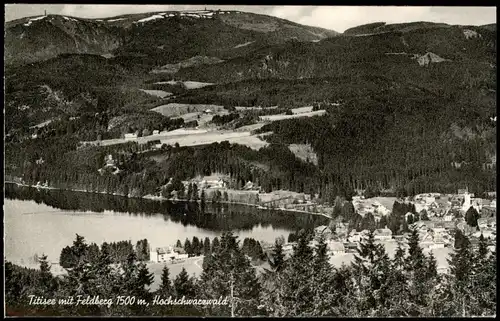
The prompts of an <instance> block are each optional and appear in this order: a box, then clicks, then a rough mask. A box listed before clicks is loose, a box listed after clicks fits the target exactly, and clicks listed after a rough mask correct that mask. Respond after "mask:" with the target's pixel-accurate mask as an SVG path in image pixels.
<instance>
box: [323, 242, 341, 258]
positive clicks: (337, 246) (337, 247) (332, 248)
mask: <svg viewBox="0 0 500 321" xmlns="http://www.w3.org/2000/svg"><path fill="white" fill-rule="evenodd" d="M326 246H327V249H328V252H329V253H331V254H333V255H340V254H344V253H345V247H344V244H343V243H341V242H335V241H329V242H327V243H326Z"/></svg>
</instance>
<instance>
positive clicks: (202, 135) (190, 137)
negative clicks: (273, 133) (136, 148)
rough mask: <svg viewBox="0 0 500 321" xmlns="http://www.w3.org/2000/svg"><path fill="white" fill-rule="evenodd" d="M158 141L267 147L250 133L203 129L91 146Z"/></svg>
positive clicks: (118, 140)
mask: <svg viewBox="0 0 500 321" xmlns="http://www.w3.org/2000/svg"><path fill="white" fill-rule="evenodd" d="M156 140H159V141H160V143H161V144H167V145H172V146H173V145H175V144H176V143H178V144H179V146H197V145H208V144H212V143H216V142H217V143H220V142H223V141H225V140H227V141H229V143H231V144H240V145H245V146H248V147H250V148H252V149H257V150H258V149H259V148H261V147H264V146H267V145H268V144H267V142H265V141H263V140H261V139H260V138H259V137H258V136H257V135H252V134H251V132H249V131H246V132H234V131H221V130H213V131H208V130H205V129H191V130H187V129H183V128H181V129H176V130H173V131H170V132H161V133H159V134H158V135H150V136H145V137H138V138H134V139H125V138H117V139H106V140H102V141H94V142H92V143H93V144H100V146H110V145H116V144H123V143H126V142H137V143H139V144H145V143H147V142H149V141H156Z"/></svg>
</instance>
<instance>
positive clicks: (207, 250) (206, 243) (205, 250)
mask: <svg viewBox="0 0 500 321" xmlns="http://www.w3.org/2000/svg"><path fill="white" fill-rule="evenodd" d="M208 254H210V239H209V238H208V237H205V241H204V242H203V255H208Z"/></svg>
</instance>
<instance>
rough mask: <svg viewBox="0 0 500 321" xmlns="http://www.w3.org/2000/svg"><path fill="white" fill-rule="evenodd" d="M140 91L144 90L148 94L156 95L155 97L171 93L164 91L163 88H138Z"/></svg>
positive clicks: (162, 96) (163, 96)
mask: <svg viewBox="0 0 500 321" xmlns="http://www.w3.org/2000/svg"><path fill="white" fill-rule="evenodd" d="M140 91H142V92H145V93H146V94H148V95H151V96H156V97H160V98H165V97H167V96H171V95H172V93H169V92H166V91H163V90H149V89H140Z"/></svg>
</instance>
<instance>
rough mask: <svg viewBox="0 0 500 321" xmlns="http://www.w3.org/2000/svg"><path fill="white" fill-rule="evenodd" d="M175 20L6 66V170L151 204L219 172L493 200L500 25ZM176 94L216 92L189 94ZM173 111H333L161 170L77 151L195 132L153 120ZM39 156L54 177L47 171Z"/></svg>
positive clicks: (169, 159)
mask: <svg viewBox="0 0 500 321" xmlns="http://www.w3.org/2000/svg"><path fill="white" fill-rule="evenodd" d="M170 14H171V13H165V15H162V14H150V15H147V14H141V15H128V16H123V17H115V18H113V19H111V18H110V19H105V21H102V22H95V24H96V25H100V24H102V23H108V24H110V27H109V28H111V27H112V28H121V29H123V30H126V37H125V36H124V37H125V38H123V41H124V42H123V43H121V44H120V47H119V48H117V49H116V50H114V51H113V55H111V56H109V57H107V58H104V57H102V56H98V55H90V54H88V55H85V54H75V53H68V54H63V55H59V56H57V57H54V58H52V59H49V60H46V61H41V62H36V63H33V64H27V65H22V66H19V65H17V66H7V69H6V88H5V94H6V103H5V105H6V108H5V109H6V111H5V116H6V134H7V140H6V141H7V146H6V169H7V172H8V173H9V174H11V175H17V176H23V177H24V178H25V180H26V181H27V182H33V183H36V182H37V181H39V180H40V181H46V180H47V181H49V182H51V183H54V184H56V185H61V184H62V185H61V186H73V185H74V186H79V187H81V188H83V187H85V188H89V189H96V188H97V187H96V186H102V187H99V188H102V189H103V190H107V191H110V192H116V191H118V192H119V193H124V194H129V192H130V191H134V192H133V193H132V194H131V195H145V194H148V193H153V192H155V191H157V190H158V189H160V188H161V186H162V185H163V184H165V180H166V179H169V178H170V177H173V176H178V178H179V179H186V178H189V177H192V176H193V175H197V174H203V173H209V171H211V170H214V169H217V170H221V171H223V172H225V173H227V174H231V175H233V176H234V178H235V179H236V180H237V181H243V182H244V181H247V180H253V181H257V182H258V183H259V184H261V185H262V186H263V188H264V189H265V190H270V189H278V188H287V189H291V190H295V191H303V192H306V193H318V194H320V195H321V196H322V197H324V198H325V200H331V199H334V196H335V194H339V195H341V194H346V193H347V192H346V191H352V190H353V189H366V188H371V189H374V190H388V191H391V190H392V191H393V192H395V191H396V190H400V191H404V193H406V194H414V193H421V192H426V191H427V192H428V191H431V190H432V191H435V192H452V191H455V190H456V189H457V188H463V187H465V186H468V187H469V188H470V189H472V190H473V191H474V192H475V193H478V194H481V193H482V192H485V191H490V190H494V189H495V186H496V135H495V133H496V28H493V27H492V26H478V27H474V26H450V25H443V24H431V23H409V24H397V25H386V24H372V25H368V26H361V27H359V28H358V29H353V30H351V31H349V32H346V33H345V34H343V35H340V36H335V37H331V36H333V35H336V34H335V33H333V32H329V31H325V30H318V29H315V28H309V27H305V26H300V25H296V24H294V23H291V22H287V21H285V20H282V19H275V18H270V17H267V18H266V17H264V16H259V15H252V14H244V13H237V12H229V13H219V14H214V18H213V19H212V18H208V17H209V16H210V17H212V15H211V14H210V12H198V13H196V14H195V13H185V12H184V13H179V14H178V15H177V14H173V13H172V16H170ZM157 15H160V16H161V17H156V16H157ZM194 15H197V16H199V17H198V18H196V17H194ZM202 16H203V17H205V18H203V17H202ZM153 17H155V18H154V19H153ZM150 18H151V19H150ZM46 19H48V18H44V19H40V20H34V21H33V22H32V24H31V25H30V26H27V27H26V26H23V25H22V24H21V23H26V24H29V23H28V22H27V21H28V20H29V19H27V20H26V21H25V20H23V21H18V22H16V23H14V22H13V23H12V24H11V25H12V26H10V27H9V28H14V29H12V30H17V29H15V28H18V29H19V28H21V29H23V28H24V29H26V30H28V29H29V30H30V32H31V31H32V29H33V30H38V29H37V28H38V27H37V26H40V30H39V32H42V33H43V32H45V31H44V30H45V29H43V28H45V27H43V26H47V25H51V23H52V22H50V21H49V20H48V21H45V20H46ZM143 19H146V20H144V21H142V22H139V21H141V20H143ZM63 20H65V21H66V19H63ZM39 23H40V25H38V24H39ZM54 23H55V22H54ZM57 23H59V22H57ZM68 23H70V22H68ZM73 23H77V22H75V21H72V22H71V23H70V24H73ZM84 23H85V25H87V24H89V23H90V22H88V21H86V22H84ZM19 24H21V26H23V27H21V26H19ZM68 26H69V25H68ZM68 26H66V27H65V28H69V27H68ZM42 27H43V28H42ZM30 28H31V29H30ZM24 29H23V30H24ZM65 30H66V29H65ZM82 30H84V29H82ZM110 30H111V29H110ZM113 30H114V29H113ZM171 30H174V31H175V32H174V34H171V35H170V36H169V37H165V36H164V35H165V34H166V33H168V34H170V33H169V32H170V31H171ZM233 31H234V32H235V33H234V32H233ZM359 33H372V34H371V35H365V36H359ZM294 37H296V39H293V38H294ZM311 37H312V38H311ZM313 38H314V39H313ZM312 40H320V41H317V42H312ZM223 44H224V45H223ZM235 47H237V48H235ZM16 48H17V47H16ZM167 56H168V59H167V58H165V57H167ZM436 56H437V57H439V59H437V58H436ZM196 57H198V58H196ZM200 57H201V58H200ZM433 57H434V58H433ZM165 59H167V60H168V61H167V60H165ZM190 61H193V62H196V63H188V62H190ZM205 62H206V63H205ZM165 64H170V65H168V66H167V67H165ZM162 68H165V70H167V69H168V72H163V71H161V72H159V71H158V70H162ZM153 70H155V72H152V71H153ZM173 80H175V81H173ZM170 81H173V82H170ZM176 81H202V82H206V84H203V86H199V87H203V88H198V89H196V88H194V89H192V88H187V87H186V86H184V85H182V83H177V82H176ZM211 84H213V85H211ZM141 89H156V90H166V91H168V92H169V93H170V92H171V93H172V95H168V96H166V97H164V98H159V97H156V96H153V95H150V94H147V93H146V92H144V91H142V90H141ZM171 102H175V103H186V104H206V105H220V106H224V107H225V108H226V109H228V110H232V112H233V113H234V108H233V107H236V106H244V107H257V106H262V107H264V110H261V111H259V112H260V113H261V114H264V113H266V111H265V107H271V106H278V109H277V110H276V111H273V112H269V113H275V112H276V113H278V112H281V111H285V110H288V109H291V108H297V107H304V106H311V105H312V106H314V109H315V110H319V109H325V110H326V111H327V114H326V115H324V116H321V117H312V118H308V117H305V118H298V119H289V120H281V121H275V122H271V123H268V124H266V125H265V126H263V127H262V128H261V129H260V130H259V131H258V132H260V133H269V132H272V134H270V135H268V136H267V138H266V139H267V140H268V141H269V142H272V143H273V145H272V146H270V147H266V148H264V149H262V150H260V151H248V150H246V149H245V148H243V147H241V146H233V145H231V146H228V145H227V144H221V145H220V146H219V147H213V146H209V147H203V148H201V149H202V150H204V152H205V154H204V155H201V154H198V153H197V152H196V151H197V150H198V148H194V149H191V148H187V149H184V148H183V147H181V148H172V146H170V147H168V148H167V147H165V149H163V150H160V151H158V153H159V154H160V155H161V157H163V161H162V162H160V163H157V162H155V161H153V160H151V159H149V158H148V157H147V156H146V155H142V154H140V153H138V152H139V151H145V150H147V149H149V148H150V147H151V146H146V145H144V146H141V147H138V146H136V147H133V148H132V150H127V152H126V153H125V152H123V151H120V152H118V153H117V154H120V155H121V156H118V155H115V156H117V157H120V158H119V161H120V165H121V166H118V167H119V168H120V170H121V172H120V173H119V174H109V173H108V174H109V175H108V174H106V175H101V174H99V172H97V170H98V169H100V168H102V166H103V165H104V164H103V162H104V156H105V155H106V153H109V150H110V149H109V148H108V147H92V148H90V149H83V150H77V146H79V142H81V141H94V140H99V139H101V140H103V139H112V138H119V137H122V136H123V135H124V134H125V133H138V134H139V135H142V134H151V132H152V131H153V130H159V131H162V130H172V129H177V128H181V127H188V126H197V125H198V122H196V123H195V122H194V121H191V119H190V121H189V122H186V124H185V123H184V120H183V119H177V120H176V119H170V118H168V117H164V116H162V115H159V114H157V113H156V112H154V111H151V109H153V108H154V107H157V106H160V105H166V104H168V103H171ZM236 116H237V115H236V114H233V115H232V116H220V115H217V117H215V118H214V119H212V120H211V121H210V120H209V123H210V124H212V125H213V126H219V127H221V128H222V127H223V126H225V127H224V128H225V129H227V128H229V129H231V130H234V128H236V127H241V126H243V125H249V124H253V123H255V122H256V121H257V120H258V115H257V114H254V115H250V116H248V115H243V114H241V115H240V116H239V117H236ZM247 116H248V117H247ZM224 117H225V118H224ZM230 117H232V118H234V119H236V118H238V120H232V121H230V120H228V119H229V118H230ZM232 118H231V119H232ZM194 120H197V118H194ZM226 120H228V125H227V126H226ZM49 122H51V123H49ZM47 123H49V124H48V125H47ZM188 123H189V124H190V125H189V124H188ZM41 124H43V126H42V125H41ZM33 126H38V128H34V127H33ZM30 127H32V128H30ZM42 127H43V128H42ZM297 143H307V144H311V145H312V148H313V151H314V152H315V154H317V155H318V166H315V165H313V164H306V163H304V162H302V161H300V160H298V159H296V158H295V157H294V156H293V154H291V153H290V152H289V151H288V145H289V144H297ZM121 148H122V147H120V146H116V149H117V150H120V149H121ZM127 148H129V147H127ZM205 148H206V149H205ZM111 149H113V148H111ZM134 153H135V154H134ZM218 153H221V155H224V157H226V156H227V157H228V158H227V159H228V160H226V159H225V158H222V156H220V155H219V154H218ZM228 153H230V154H228ZM226 154H227V155H226ZM40 158H43V161H44V163H43V164H37V163H36V161H37V160H39V159H40ZM129 158H130V160H129ZM229 164H231V165H229ZM61 168H65V169H67V170H68V172H67V173H66V174H63V173H62V172H63V171H61V170H60V169H61ZM150 173H154V174H150ZM250 173H252V174H250ZM148 175H151V176H148ZM139 177H143V178H142V179H140V180H139ZM149 177H151V179H150V178H149ZM139 181H141V182H140V183H139ZM97 182H99V183H97ZM105 182H106V183H105ZM123 186H126V187H123ZM123 189H125V190H123ZM332 197H333V198H332Z"/></svg>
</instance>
